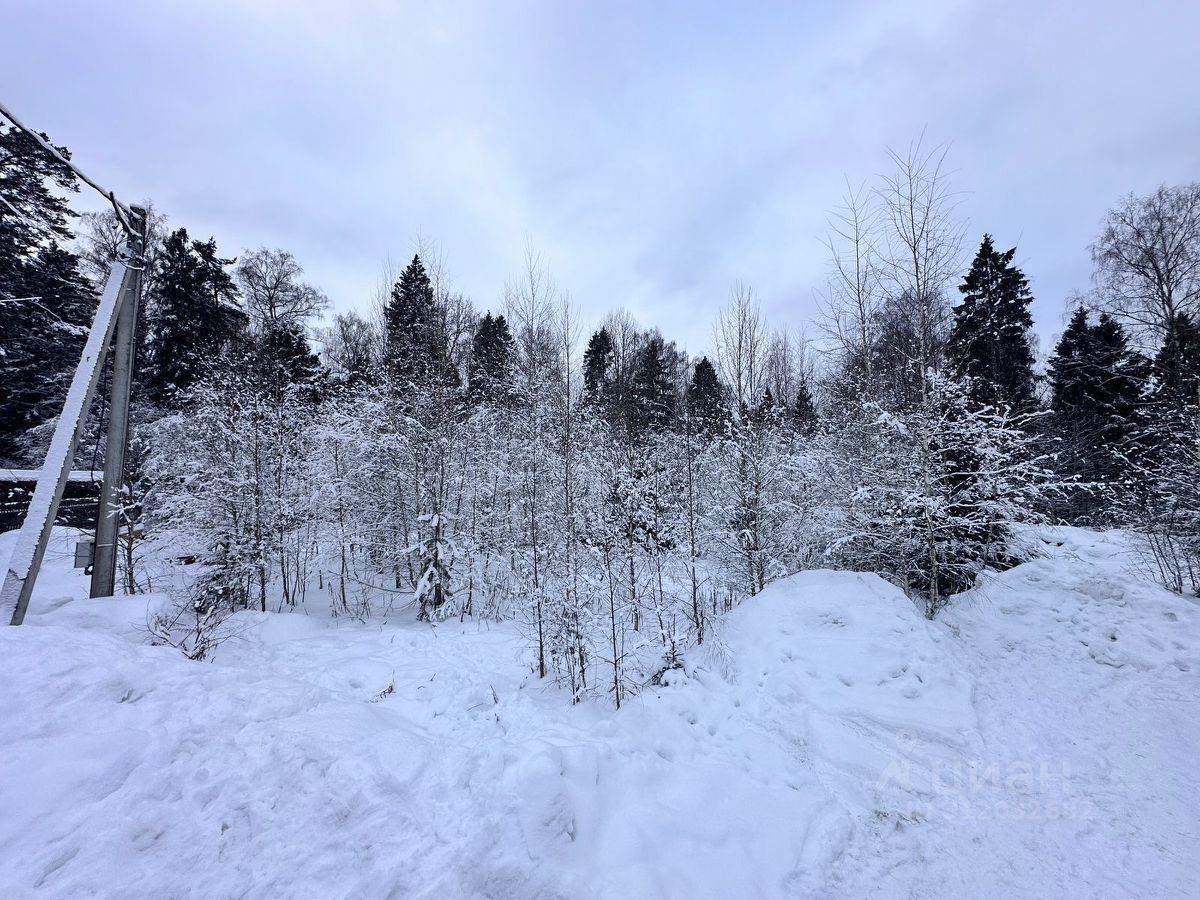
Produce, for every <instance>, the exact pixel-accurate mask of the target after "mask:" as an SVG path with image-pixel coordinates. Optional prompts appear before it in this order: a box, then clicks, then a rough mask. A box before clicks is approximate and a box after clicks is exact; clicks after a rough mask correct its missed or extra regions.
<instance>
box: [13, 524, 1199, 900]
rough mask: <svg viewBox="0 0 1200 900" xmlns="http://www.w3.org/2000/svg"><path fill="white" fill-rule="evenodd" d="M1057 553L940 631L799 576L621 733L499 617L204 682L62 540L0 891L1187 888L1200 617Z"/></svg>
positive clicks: (33, 613)
mask: <svg viewBox="0 0 1200 900" xmlns="http://www.w3.org/2000/svg"><path fill="white" fill-rule="evenodd" d="M1040 534H1041V535H1042V536H1043V537H1044V538H1045V539H1046V540H1047V541H1048V543H1047V544H1046V547H1047V549H1048V551H1049V555H1048V556H1047V557H1046V558H1044V559H1041V560H1038V561H1035V562H1032V563H1027V564H1025V565H1023V566H1020V567H1018V568H1016V569H1014V570H1012V571H1010V572H1007V573H1005V574H1003V575H999V576H995V577H994V578H992V579H991V580H990V581H989V582H988V583H987V584H986V585H985V586H983V587H981V588H979V589H976V590H975V591H973V592H971V593H969V594H967V595H963V596H961V597H959V598H957V599H956V600H955V602H954V603H953V605H952V606H951V607H950V608H949V609H948V610H947V611H946V612H945V613H944V615H943V617H942V618H941V619H940V620H939V621H937V622H934V623H929V622H926V621H925V620H924V619H923V618H921V616H920V615H919V614H918V613H917V611H916V610H915V609H914V607H913V605H912V604H911V603H910V602H909V601H908V600H907V599H906V598H905V597H904V596H903V595H902V594H901V593H900V592H899V591H898V590H896V589H895V588H894V587H891V586H890V585H888V584H886V583H884V582H883V581H881V580H880V579H878V578H876V577H874V576H871V575H859V574H854V573H834V572H808V573H803V574H801V575H798V576H795V577H792V578H789V579H786V580H784V581H781V582H779V583H777V584H775V585H773V586H771V587H770V588H769V589H768V590H766V591H765V592H764V593H762V594H761V595H759V596H758V597H756V598H754V599H753V600H751V601H749V602H747V603H745V604H744V605H743V606H741V607H740V608H739V609H737V610H735V611H734V612H733V613H732V614H731V615H730V616H728V617H727V618H726V620H725V621H724V623H723V625H722V630H721V634H720V639H719V641H714V642H711V645H710V646H706V647H705V648H703V649H697V650H696V651H694V652H693V653H692V654H691V657H690V659H689V664H688V666H687V668H686V670H685V671H684V672H680V673H676V677H675V678H673V679H671V682H670V683H669V684H668V685H666V686H664V687H662V688H656V689H647V690H646V691H645V692H644V693H643V694H642V695H641V696H639V697H638V698H636V699H635V700H633V701H631V702H630V703H629V704H628V705H627V706H626V707H625V708H623V709H621V710H620V711H619V712H615V711H612V710H610V709H607V708H604V707H603V706H602V705H600V704H590V705H583V706H577V707H571V706H569V705H568V704H567V702H566V698H565V696H564V695H563V694H562V693H561V692H559V691H558V690H556V689H555V688H553V687H552V686H548V685H547V684H545V683H542V682H539V681H538V680H536V679H535V678H533V677H531V676H530V674H529V671H528V666H527V656H526V654H525V652H524V650H523V641H522V639H521V638H520V637H519V635H518V634H517V633H516V632H515V631H514V630H512V629H511V628H508V627H503V626H500V627H498V626H494V625H493V626H488V625H477V624H474V623H467V624H465V625H462V624H459V623H458V622H457V621H455V622H450V623H445V624H442V625H439V626H437V627H436V628H430V627H428V626H424V627H423V626H418V625H417V624H416V623H414V622H411V621H407V620H405V621H389V622H386V623H379V622H375V623H371V624H366V625H364V624H357V623H348V622H347V621H345V620H341V621H337V622H335V621H330V620H327V619H324V618H320V617H310V616H305V615H303V614H290V615H287V614H285V615H260V614H252V613H246V614H242V615H241V616H240V618H241V619H242V623H241V624H242V626H244V627H243V628H242V632H241V635H240V637H239V638H238V639H237V640H236V641H235V642H231V643H228V644H226V645H224V646H223V647H222V648H220V650H219V651H218V655H217V658H216V660H215V661H213V662H205V663H190V662H187V661H186V660H184V659H183V658H182V657H180V656H179V654H178V653H177V652H176V651H174V650H171V649H169V648H160V647H150V646H147V645H146V644H145V643H144V638H143V636H142V634H141V632H140V630H139V626H141V625H143V624H144V621H145V611H146V605H147V602H151V603H153V602H154V601H153V600H152V599H151V600H150V601H147V600H146V599H145V598H135V599H129V600H104V601H89V600H86V599H69V600H64V598H69V597H74V598H78V597H82V596H83V595H85V594H86V583H85V580H84V579H83V578H82V576H81V575H78V574H74V573H72V572H71V570H70V569H69V568H68V567H69V565H70V558H69V556H68V555H67V553H68V551H69V547H68V544H67V541H66V538H65V537H63V536H61V535H60V538H59V544H58V545H57V546H56V547H55V548H54V551H53V552H52V553H51V555H50V557H49V558H48V562H47V566H48V568H47V572H46V577H45V578H44V580H43V584H42V585H41V586H40V587H39V593H38V595H37V596H36V597H35V600H34V603H33V606H32V607H31V610H30V615H29V618H28V619H27V620H26V625H25V626H24V627H22V628H19V629H16V628H5V629H0V897H4V898H21V897H53V898H68V897H83V896H102V897H121V898H143V897H144V898H156V900H158V898H172V897H220V898H224V897H254V898H257V897H271V898H276V897H322V898H323V897H347V898H390V897H409V896H416V897H437V898H452V897H571V898H578V897H614V898H616V897H620V898H652V897H681V898H684V897H686V898H697V897H750V896H765V897H785V896H798V897H831V896H832V897H859V896H883V897H968V896H993V897H1012V896H1023V897H1106V898H1108V897H1197V896H1200V874H1198V870H1200V865H1198V862H1197V861H1200V786H1198V785H1200V778H1198V777H1197V760H1198V759H1200V706H1198V703H1197V701H1198V699H1200V606H1198V605H1197V604H1196V603H1195V602H1193V601H1190V600H1187V599H1184V598H1181V597H1177V596H1173V595H1171V594H1168V593H1166V592H1164V591H1161V590H1159V589H1158V588H1156V587H1154V586H1153V585H1151V584H1148V583H1146V582H1144V581H1140V580H1137V579H1136V578H1134V577H1133V576H1131V575H1129V574H1127V572H1126V570H1125V566H1126V557H1125V545H1124V543H1123V539H1122V538H1121V536H1120V535H1116V534H1111V535H1100V534H1095V533H1091V532H1086V531H1080V530H1073V529H1048V530H1044V531H1043V532H1041V533H1040ZM11 539H12V535H11V534H10V535H6V536H2V537H0V559H2V558H3V556H4V555H5V554H6V553H7V551H8V548H9V547H10V546H11V542H12V541H11ZM718 644H719V646H718Z"/></svg>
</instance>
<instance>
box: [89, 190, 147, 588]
mask: <svg viewBox="0 0 1200 900" xmlns="http://www.w3.org/2000/svg"><path fill="white" fill-rule="evenodd" d="M130 209H131V210H132V211H133V213H134V214H135V215H137V216H138V219H139V221H135V222H134V227H135V229H136V230H137V232H138V233H137V235H136V236H135V237H133V238H130V240H129V256H130V260H129V268H128V269H127V271H126V275H125V281H124V284H122V286H121V299H120V311H119V313H118V317H117V336H116V339H115V342H114V344H113V376H112V393H111V396H110V403H109V414H108V440H107V442H106V443H105V448H104V480H103V481H102V482H101V485H100V507H99V509H98V511H97V513H96V540H95V545H94V547H95V555H94V557H93V561H92V586H91V591H90V595H91V596H92V597H111V596H112V595H113V593H115V587H116V574H117V533H118V531H119V530H120V528H121V509H122V503H121V491H122V489H123V488H124V486H125V450H126V448H127V447H128V446H129V392H130V389H131V388H132V387H133V365H134V357H135V354H136V353H137V319H138V310H139V309H140V307H141V299H142V269H143V266H144V260H145V248H146V229H147V227H148V226H149V218H148V216H147V215H146V211H145V210H144V209H141V208H140V207H137V206H132V207H130Z"/></svg>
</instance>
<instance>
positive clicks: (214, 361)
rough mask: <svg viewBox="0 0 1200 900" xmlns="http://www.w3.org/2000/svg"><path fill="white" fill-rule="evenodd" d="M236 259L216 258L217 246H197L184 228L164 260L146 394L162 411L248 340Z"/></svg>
mask: <svg viewBox="0 0 1200 900" xmlns="http://www.w3.org/2000/svg"><path fill="white" fill-rule="evenodd" d="M232 262H233V260H230V259H222V258H221V257H219V256H218V255H217V245H216V241H214V240H213V239H211V238H210V239H209V240H207V241H194V240H190V239H189V238H188V233H187V230H186V229H184V228H179V229H177V230H175V231H173V232H172V233H171V234H170V235H168V236H167V239H166V241H164V243H163V249H162V252H161V254H160V255H159V260H158V264H159V271H158V274H157V278H156V279H155V284H156V288H155V291H154V293H153V296H151V297H150V298H149V300H150V302H149V309H150V312H149V315H148V319H149V325H150V327H149V335H148V338H147V340H148V343H149V349H150V353H149V359H148V360H147V361H146V365H145V382H146V388H147V393H148V395H149V397H150V399H151V400H152V401H154V402H155V403H157V404H159V405H161V406H174V405H177V404H178V403H179V400H180V397H181V395H182V394H184V393H185V392H187V391H188V390H190V389H191V388H192V387H194V386H195V385H196V384H198V383H199V382H200V381H202V380H203V379H204V378H205V377H206V376H207V375H208V374H210V373H211V372H212V371H213V370H214V368H216V367H217V366H218V365H219V364H220V363H221V362H222V358H223V357H226V356H227V355H228V353H229V350H230V348H231V347H232V346H234V345H235V344H238V343H240V342H242V341H244V339H245V336H246V324H247V317H246V314H245V313H244V312H243V311H242V310H241V309H240V308H239V307H238V305H237V300H236V296H237V294H236V289H235V288H234V285H233V279H232V278H231V277H230V275H229V273H228V272H227V271H226V267H227V266H229V265H230V264H231V263H232Z"/></svg>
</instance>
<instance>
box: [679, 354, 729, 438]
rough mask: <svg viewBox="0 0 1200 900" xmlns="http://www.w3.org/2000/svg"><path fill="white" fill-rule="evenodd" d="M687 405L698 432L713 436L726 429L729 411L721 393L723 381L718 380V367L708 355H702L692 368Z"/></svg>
mask: <svg viewBox="0 0 1200 900" xmlns="http://www.w3.org/2000/svg"><path fill="white" fill-rule="evenodd" d="M687 407H688V415H689V416H690V417H691V419H692V421H693V422H694V423H695V425H696V431H697V433H699V434H701V435H704V436H707V437H712V436H714V435H718V434H720V433H722V432H723V431H724V430H725V425H726V423H727V421H728V419H729V412H728V410H727V409H726V407H725V401H724V398H723V396H722V393H721V383H720V382H719V381H718V380H717V369H716V367H715V366H714V365H713V364H712V362H711V361H710V360H709V358H708V357H707V356H702V357H700V360H699V361H698V362H697V363H696V365H695V366H694V367H693V369H692V381H691V383H690V384H689V385H688V389H687Z"/></svg>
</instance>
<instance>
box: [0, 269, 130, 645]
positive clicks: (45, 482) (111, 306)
mask: <svg viewBox="0 0 1200 900" xmlns="http://www.w3.org/2000/svg"><path fill="white" fill-rule="evenodd" d="M126 252H127V250H126V247H125V245H122V247H121V249H120V253H121V254H122V256H121V257H119V258H118V259H117V260H116V261H114V262H113V264H112V268H111V269H110V270H109V273H108V281H107V282H105V285H104V292H103V293H102V294H101V295H100V304H99V306H98V307H97V308H96V317H95V319H93V321H92V328H91V331H90V332H88V338H87V343H86V344H85V345H84V348H83V355H82V356H80V358H79V365H77V366H76V367H75V375H74V377H73V378H72V379H71V387H70V389H69V390H68V391H67V400H66V402H65V403H64V404H63V410H62V413H61V415H59V417H58V422H57V424H56V425H55V426H54V436H53V437H52V438H51V439H50V450H49V452H48V453H47V454H46V461H45V463H44V464H43V465H42V472H41V476H40V477H39V478H38V482H37V487H35V488H34V491H33V497H32V498H31V499H30V501H29V509H28V511H27V512H26V513H25V521H24V523H23V524H22V525H21V530H20V532H19V533H18V534H17V543H16V546H15V547H13V553H12V557H11V558H10V559H9V562H8V571H7V572H6V573H5V576H4V584H3V587H0V620H3V618H5V617H11V619H10V620H11V622H12V624H13V625H20V624H21V623H22V622H23V621H24V620H25V611H26V610H27V609H28V608H29V598H30V596H31V595H32V594H33V584H34V581H35V580H36V579H37V573H38V569H40V568H41V565H42V558H43V557H44V556H45V555H46V545H47V544H48V543H49V541H50V531H51V529H52V528H53V527H54V517H55V515H56V514H57V513H58V504H59V502H60V501H61V500H62V495H63V488H64V487H65V486H66V483H67V479H68V477H69V476H70V474H71V463H72V461H73V458H74V456H75V446H76V444H77V443H78V442H79V434H80V432H81V431H82V430H83V425H84V422H85V421H86V419H87V412H88V409H89V407H91V405H92V397H93V396H94V395H95V393H96V383H97V382H98V381H99V380H100V369H101V367H102V364H103V362H104V354H105V353H106V352H107V350H108V342H109V339H110V338H111V337H112V333H113V326H114V325H115V323H116V320H117V311H118V308H119V305H120V300H121V298H122V296H123V295H124V294H125V293H126V292H125V291H124V290H123V286H124V284H125V281H126V280H127V278H128V277H129V276H130V274H131V272H132V271H134V270H133V269H129V268H127V267H126V265H125V261H124V254H125V253H126Z"/></svg>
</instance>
